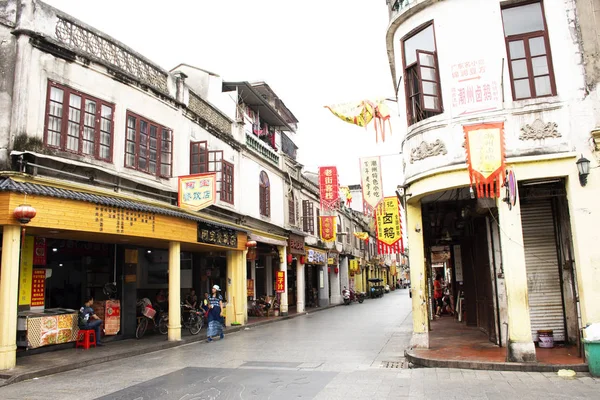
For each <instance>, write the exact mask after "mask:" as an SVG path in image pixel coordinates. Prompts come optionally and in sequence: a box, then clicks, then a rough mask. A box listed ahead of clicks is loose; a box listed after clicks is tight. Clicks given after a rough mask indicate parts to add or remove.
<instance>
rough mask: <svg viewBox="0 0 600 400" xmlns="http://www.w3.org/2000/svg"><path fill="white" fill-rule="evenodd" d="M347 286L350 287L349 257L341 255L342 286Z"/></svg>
mask: <svg viewBox="0 0 600 400" xmlns="http://www.w3.org/2000/svg"><path fill="white" fill-rule="evenodd" d="M344 286H346V287H347V288H348V289H350V273H349V270H348V257H340V288H343V287H344Z"/></svg>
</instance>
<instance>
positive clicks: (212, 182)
mask: <svg viewBox="0 0 600 400" xmlns="http://www.w3.org/2000/svg"><path fill="white" fill-rule="evenodd" d="M216 199H217V175H216V174H215V173H210V174H197V175H188V176H180V177H179V207H181V208H187V209H190V210H194V211H199V210H201V209H203V208H206V207H208V206H211V205H213V204H215V201H216Z"/></svg>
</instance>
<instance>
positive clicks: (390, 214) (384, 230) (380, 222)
mask: <svg viewBox="0 0 600 400" xmlns="http://www.w3.org/2000/svg"><path fill="white" fill-rule="evenodd" d="M376 219H377V240H379V241H380V242H383V243H385V244H387V245H388V246H392V245H394V244H396V243H397V242H398V241H399V240H400V239H402V229H401V228H400V207H399V205H398V198H397V197H396V196H390V197H386V198H384V199H383V201H382V202H381V203H379V205H378V206H377V213H376Z"/></svg>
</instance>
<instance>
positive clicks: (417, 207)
mask: <svg viewBox="0 0 600 400" xmlns="http://www.w3.org/2000/svg"><path fill="white" fill-rule="evenodd" d="M406 213H407V216H408V217H407V220H408V230H407V235H408V240H409V241H410V256H409V257H410V282H411V289H410V290H411V291H412V311H413V312H412V314H413V336H412V339H411V343H410V344H411V347H420V348H429V308H428V307H427V282H426V277H427V274H426V271H425V244H424V241H423V222H422V217H421V203H420V202H419V201H417V202H414V203H408V204H407V205H406Z"/></svg>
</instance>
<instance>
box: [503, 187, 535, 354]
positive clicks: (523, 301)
mask: <svg viewBox="0 0 600 400" xmlns="http://www.w3.org/2000/svg"><path fill="white" fill-rule="evenodd" d="M497 203H498V217H499V223H500V235H501V237H500V242H501V244H502V245H501V247H502V249H501V250H502V265H504V277H505V283H506V298H507V308H508V360H509V361H514V362H534V361H535V360H536V357H535V345H534V344H533V338H532V336H531V320H530V319H529V297H528V292H527V270H526V267H525V248H524V247H523V246H524V245H523V227H522V225H521V204H520V201H519V200H518V198H517V204H516V205H515V206H514V207H513V208H512V210H509V209H508V205H507V204H506V203H505V202H503V201H502V200H500V199H498V202H497Z"/></svg>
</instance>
